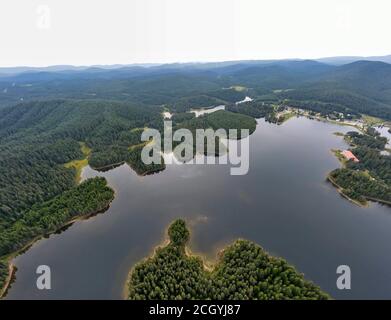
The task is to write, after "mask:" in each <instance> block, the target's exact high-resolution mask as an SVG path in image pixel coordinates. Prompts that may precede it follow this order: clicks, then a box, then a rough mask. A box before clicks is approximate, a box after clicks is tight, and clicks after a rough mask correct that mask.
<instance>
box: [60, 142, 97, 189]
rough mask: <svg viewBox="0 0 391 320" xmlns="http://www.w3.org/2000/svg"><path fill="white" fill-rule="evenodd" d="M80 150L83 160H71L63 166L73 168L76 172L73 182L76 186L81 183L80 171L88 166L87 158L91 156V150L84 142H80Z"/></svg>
mask: <svg viewBox="0 0 391 320" xmlns="http://www.w3.org/2000/svg"><path fill="white" fill-rule="evenodd" d="M80 150H81V152H82V153H83V155H84V158H83V159H79V160H72V161H69V162H67V163H66V164H64V167H65V168H68V169H69V168H73V169H75V170H76V176H75V181H76V183H77V184H79V183H80V181H81V171H82V170H83V168H84V167H85V166H87V165H88V157H89V156H90V154H91V149H90V148H89V147H88V146H87V145H86V144H85V143H84V142H80Z"/></svg>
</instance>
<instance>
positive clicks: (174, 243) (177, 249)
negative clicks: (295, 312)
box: [128, 219, 329, 300]
mask: <svg viewBox="0 0 391 320" xmlns="http://www.w3.org/2000/svg"><path fill="white" fill-rule="evenodd" d="M168 235H169V238H170V243H169V244H168V245H167V246H165V247H162V248H158V249H157V250H156V252H155V254H154V256H153V257H150V258H148V259H147V260H145V261H143V262H141V263H139V264H137V265H136V266H135V267H134V269H133V270H132V271H131V274H130V278H129V283H128V287H129V288H128V289H129V296H128V298H129V299H136V300H143V299H147V300H169V299H176V300H181V299H217V300H244V299H246V300H247V299H250V300H253V299H254V300H258V299H259V300H280V299H321V300H324V299H329V296H328V295H327V294H326V293H324V292H322V291H321V290H320V289H319V287H317V286H316V285H314V284H313V283H311V282H309V281H307V280H305V279H304V277H303V275H302V274H300V273H298V272H297V271H296V270H295V268H294V267H292V266H290V265H289V264H288V263H287V262H286V261H285V260H283V259H281V258H275V257H272V256H270V255H269V254H268V253H267V252H265V251H264V250H263V249H262V248H261V247H260V246H258V245H256V244H255V243H252V242H250V241H247V240H237V241H236V242H234V243H233V244H232V245H230V246H228V247H227V248H225V249H224V251H223V252H222V253H221V256H220V261H219V262H218V264H217V265H215V267H214V269H213V271H207V270H206V269H205V268H204V262H203V260H202V259H201V258H199V257H196V256H192V255H189V254H188V253H187V252H188V250H186V249H185V246H186V243H187V241H188V240H189V230H188V229H187V227H186V224H185V222H184V221H183V220H181V219H178V220H176V221H174V222H173V223H172V224H171V225H170V227H169V229H168Z"/></svg>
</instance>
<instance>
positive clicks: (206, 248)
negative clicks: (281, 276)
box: [7, 118, 391, 299]
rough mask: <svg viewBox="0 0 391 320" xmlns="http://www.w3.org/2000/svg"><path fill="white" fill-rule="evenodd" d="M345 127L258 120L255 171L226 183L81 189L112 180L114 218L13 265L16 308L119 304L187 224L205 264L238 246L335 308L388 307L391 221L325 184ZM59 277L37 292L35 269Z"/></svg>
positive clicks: (199, 179)
mask: <svg viewBox="0 0 391 320" xmlns="http://www.w3.org/2000/svg"><path fill="white" fill-rule="evenodd" d="M350 130H352V129H351V128H349V127H343V126H337V125H333V124H328V123H322V122H318V121H313V120H309V119H306V118H294V119H291V120H289V121H288V122H286V123H285V124H283V125H281V126H277V125H274V124H269V123H266V122H264V120H258V127H257V130H256V131H255V133H254V134H253V135H252V136H251V137H250V152H251V154H250V171H249V174H248V175H245V176H230V174H229V167H228V166H225V165H170V166H168V167H167V169H166V170H165V171H163V172H161V173H159V174H155V175H152V176H147V177H139V176H137V175H136V174H135V173H134V172H133V171H132V170H131V169H130V168H129V167H128V166H127V165H123V166H121V167H118V168H116V169H113V170H111V171H108V172H105V173H98V172H96V171H94V170H92V169H91V168H89V167H87V168H85V170H84V172H83V176H84V178H87V177H93V176H96V175H99V176H104V177H106V178H107V180H108V182H109V184H110V186H112V187H113V188H114V189H115V191H116V197H115V200H114V201H113V203H112V205H111V207H110V209H109V210H107V211H106V212H105V213H103V214H100V215H98V216H95V217H92V218H90V219H88V220H83V221H79V222H76V223H74V224H73V225H72V226H71V227H69V228H68V229H67V230H66V231H64V232H62V233H60V234H54V235H51V236H50V237H49V239H43V240H41V241H38V242H37V243H35V244H34V245H33V246H32V248H31V249H30V250H28V251H27V252H26V253H24V254H22V255H20V256H18V257H17V258H16V259H15V260H14V262H15V264H16V266H17V267H18V271H17V274H16V281H15V282H14V284H13V286H12V288H11V289H10V291H9V294H8V296H7V298H8V299H16V298H36V299H39V298H56V299H60V298H70V299H78V298H97V299H106V298H107V299H119V298H121V297H122V293H123V285H124V282H125V279H126V277H127V273H128V270H129V269H130V268H131V267H132V266H133V265H134V264H135V263H136V262H137V261H139V260H140V259H142V258H144V257H146V256H148V255H149V254H150V253H151V252H152V250H153V248H154V246H156V245H157V244H159V243H160V242H161V241H162V239H163V238H164V232H165V229H166V227H167V226H168V224H169V223H170V222H171V221H172V220H173V219H175V218H178V217H184V218H185V219H186V220H187V221H188V222H189V224H190V227H191V230H192V240H191V243H190V245H191V248H192V250H193V251H195V252H198V253H202V254H204V255H206V256H207V257H208V258H209V259H213V258H214V257H215V253H216V252H217V251H218V250H219V249H220V248H222V247H223V246H225V245H226V244H228V243H230V242H232V241H233V240H234V239H236V238H238V237H242V238H247V239H250V240H253V241H255V242H257V243H259V244H260V245H262V246H263V247H264V248H265V249H266V250H267V251H269V252H270V253H272V254H274V255H277V256H281V257H284V258H286V259H287V260H288V261H289V262H290V263H292V264H293V265H295V266H296V267H297V268H298V270H300V271H301V272H303V273H304V274H305V276H306V277H307V278H308V279H311V280H313V281H314V282H315V283H317V284H318V285H320V286H321V287H322V289H324V290H325V291H327V292H328V293H330V294H331V295H332V296H333V297H334V298H342V299H350V298H388V299H390V298H391V255H390V244H391V210H390V208H389V207H386V206H382V205H379V204H374V203H372V204H371V205H370V207H369V208H360V207H358V206H356V205H353V204H351V203H349V202H348V201H347V200H345V199H343V198H342V197H341V196H340V195H339V194H338V193H337V192H336V190H335V189H334V188H333V187H332V186H331V185H330V184H329V183H328V182H326V175H327V173H328V172H329V171H330V170H332V169H334V168H336V167H338V166H339V163H338V161H337V160H336V159H335V157H334V156H333V155H332V153H331V152H330V149H331V148H346V147H347V146H346V144H345V143H344V142H343V139H342V138H341V137H337V136H335V135H333V132H336V131H339V132H341V131H343V132H346V131H350ZM41 264H46V265H49V266H50V267H51V270H52V290H49V291H39V290H37V289H36V286H35V281H36V277H37V276H36V274H35V270H36V268H37V266H38V265H41ZM341 264H347V265H349V266H350V267H351V270H352V290H350V291H340V290H337V288H336V285H335V282H336V268H337V266H338V265H341Z"/></svg>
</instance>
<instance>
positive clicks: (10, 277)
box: [0, 189, 115, 300]
mask: <svg viewBox="0 0 391 320" xmlns="http://www.w3.org/2000/svg"><path fill="white" fill-rule="evenodd" d="M113 191H114V195H113V198H112V199H111V200H110V202H109V203H108V204H107V205H106V206H105V207H104V208H102V209H99V210H96V211H94V212H90V213H87V214H82V215H78V216H75V217H73V218H72V219H71V220H69V221H67V222H65V223H63V224H62V225H61V226H59V227H58V228H56V229H55V230H53V231H49V232H47V233H44V234H40V235H38V236H36V237H34V238H33V239H31V240H30V241H28V243H26V244H25V245H24V246H23V247H22V248H20V249H18V250H16V251H14V252H11V253H9V254H8V255H5V256H3V257H0V258H4V261H5V262H7V263H8V272H9V275H8V278H7V281H6V282H5V284H4V286H3V287H2V288H0V292H1V294H0V300H1V299H2V298H4V297H5V296H6V293H7V291H8V289H9V288H10V286H11V284H12V282H13V279H14V277H15V274H16V269H17V268H16V266H15V265H14V264H13V263H12V260H13V259H15V258H16V257H17V256H19V255H21V254H23V253H25V252H26V251H27V250H29V249H30V248H31V247H32V246H33V245H34V244H35V243H36V242H38V241H39V240H42V239H43V238H45V237H47V236H50V235H52V234H55V233H57V232H59V231H61V230H63V229H64V228H68V227H70V226H71V225H73V224H74V223H75V222H77V221H83V220H88V219H89V218H92V217H94V216H96V215H98V214H100V213H104V212H106V211H107V210H108V209H109V208H110V206H111V203H112V202H113V200H114V199H115V190H114V189H113ZM15 278H16V277H15Z"/></svg>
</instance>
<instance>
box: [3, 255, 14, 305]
mask: <svg viewBox="0 0 391 320" xmlns="http://www.w3.org/2000/svg"><path fill="white" fill-rule="evenodd" d="M7 263H8V276H7V279H6V280H5V283H4V286H3V287H2V288H1V289H0V300H1V299H3V298H4V297H5V296H6V295H7V292H8V289H9V288H10V287H11V284H12V282H13V280H14V277H15V274H16V269H17V268H16V266H15V265H14V264H13V263H12V262H10V261H7Z"/></svg>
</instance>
